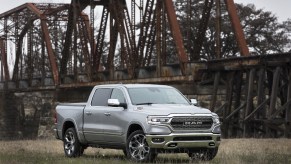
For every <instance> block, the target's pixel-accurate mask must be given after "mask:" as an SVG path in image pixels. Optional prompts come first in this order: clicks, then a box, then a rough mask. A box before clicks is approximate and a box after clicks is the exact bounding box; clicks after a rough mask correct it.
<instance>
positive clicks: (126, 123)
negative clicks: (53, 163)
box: [54, 84, 221, 162]
mask: <svg viewBox="0 0 291 164" xmlns="http://www.w3.org/2000/svg"><path fill="white" fill-rule="evenodd" d="M55 119H56V123H55V124H56V126H55V129H54V130H55V136H56V138H57V139H60V140H62V141H63V146H64V152H65V155H66V156H68V157H77V156H80V155H82V154H83V152H84V149H86V148H87V147H88V146H91V147H100V148H114V149H121V150H123V152H124V154H125V155H126V156H127V157H128V158H129V159H130V160H132V161H135V162H147V161H152V160H153V159H154V158H155V157H156V156H157V154H158V153H164V152H171V153H172V152H173V153H181V152H184V153H187V154H188V155H189V157H190V158H197V157H199V158H200V159H202V160H211V159H213V158H214V157H215V156H216V154H217V151H218V147H219V144H220V132H221V130H220V122H219V117H218V116H217V115H216V114H215V113H212V112H211V111H209V110H208V109H205V108H201V107H197V106H194V105H193V104H192V103H191V101H189V100H188V99H187V98H186V97H185V96H184V95H183V94H181V93H180V92H179V91H178V90H177V89H175V88H173V87H170V86H165V85H151V84H114V85H99V86H95V87H94V88H93V90H92V92H91V94H90V96H89V98H88V101H87V103H68V104H60V105H57V107H56V118H55Z"/></svg>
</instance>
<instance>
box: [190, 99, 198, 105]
mask: <svg viewBox="0 0 291 164" xmlns="http://www.w3.org/2000/svg"><path fill="white" fill-rule="evenodd" d="M190 102H191V104H192V105H195V106H197V105H198V101H197V100H196V99H190Z"/></svg>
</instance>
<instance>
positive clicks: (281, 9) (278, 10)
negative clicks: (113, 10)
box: [0, 0, 291, 21]
mask: <svg viewBox="0 0 291 164" xmlns="http://www.w3.org/2000/svg"><path fill="white" fill-rule="evenodd" d="M27 2H42V3H46V2H58V3H70V2H71V0H0V3H1V5H0V13H3V12H5V11H8V10H10V9H12V8H14V7H17V6H20V5H22V4H24V3H27ZM234 2H235V3H243V4H248V3H253V4H255V5H256V7H257V9H264V10H265V11H272V12H273V13H274V14H275V15H277V16H278V18H279V21H284V20H287V18H291V11H290V7H291V0H234Z"/></svg>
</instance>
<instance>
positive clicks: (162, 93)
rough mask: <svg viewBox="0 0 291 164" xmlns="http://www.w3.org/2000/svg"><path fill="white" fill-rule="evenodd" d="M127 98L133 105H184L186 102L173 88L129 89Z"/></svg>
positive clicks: (187, 103)
mask: <svg viewBox="0 0 291 164" xmlns="http://www.w3.org/2000/svg"><path fill="white" fill-rule="evenodd" d="M128 93H129V96H130V98H131V101H132V104H133V105H150V104H186V105H190V104H189V102H188V100H187V99H186V98H185V97H184V96H183V95H182V94H181V93H180V92H178V91H177V90H176V89H174V88H157V87H144V88H129V89H128Z"/></svg>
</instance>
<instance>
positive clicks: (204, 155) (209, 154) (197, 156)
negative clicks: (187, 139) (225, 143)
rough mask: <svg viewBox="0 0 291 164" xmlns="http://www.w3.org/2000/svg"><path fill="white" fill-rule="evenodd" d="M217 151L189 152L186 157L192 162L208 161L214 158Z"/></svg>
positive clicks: (215, 149) (216, 149)
mask: <svg viewBox="0 0 291 164" xmlns="http://www.w3.org/2000/svg"><path fill="white" fill-rule="evenodd" d="M217 151H218V148H214V149H206V150H200V151H192V152H189V153H188V155H189V157H190V158H191V159H192V160H203V161H210V160H212V159H213V158H214V157H215V156H216V154H217Z"/></svg>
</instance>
